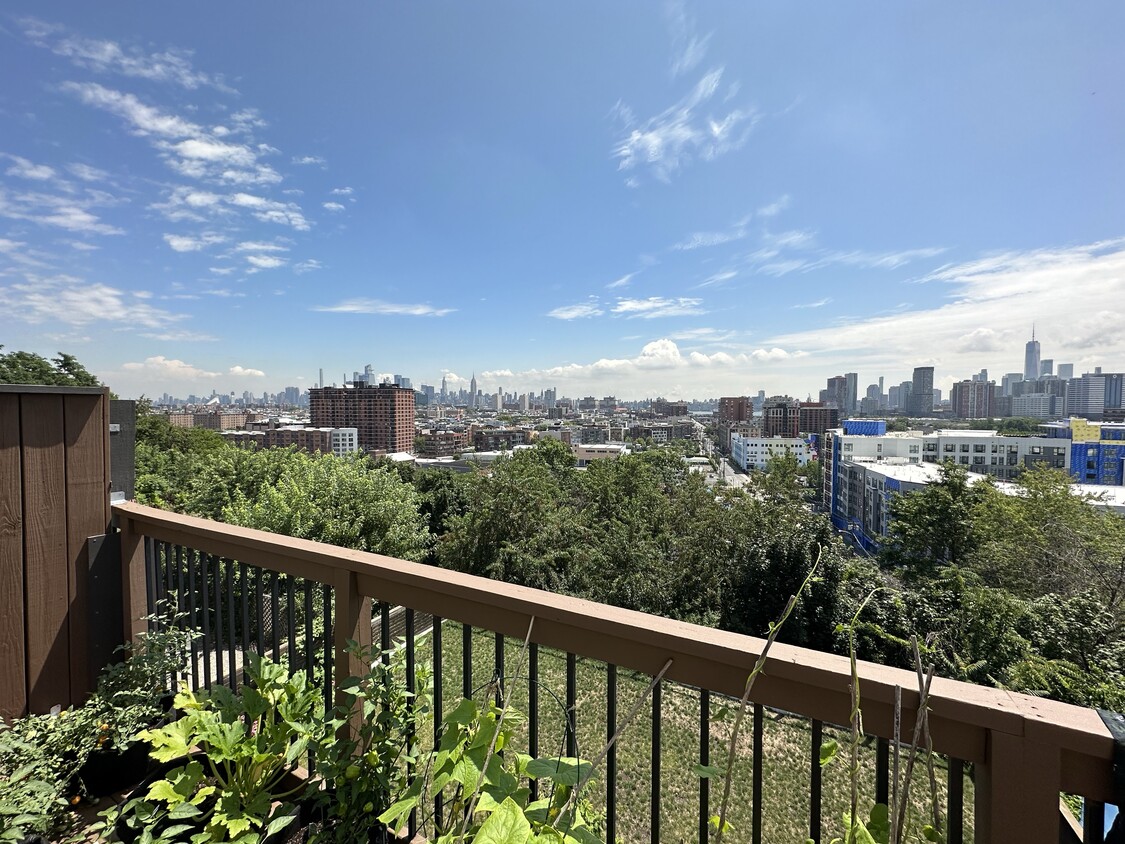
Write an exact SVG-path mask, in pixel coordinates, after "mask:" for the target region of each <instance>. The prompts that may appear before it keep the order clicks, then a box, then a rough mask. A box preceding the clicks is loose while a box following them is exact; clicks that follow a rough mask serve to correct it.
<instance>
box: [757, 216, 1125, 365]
mask: <svg viewBox="0 0 1125 844" xmlns="http://www.w3.org/2000/svg"><path fill="white" fill-rule="evenodd" d="M926 280H928V281H931V282H938V283H942V284H945V285H947V286H948V294H947V296H946V297H945V298H946V299H947V300H948V301H946V302H945V303H944V304H941V305H938V306H935V307H930V308H913V309H907V310H895V311H894V312H891V313H884V314H879V315H874V316H868V317H862V318H858V319H854V320H852V321H850V322H846V323H843V324H832V325H828V326H824V327H823V328H815V329H810V330H806V331H799V332H790V333H785V334H779V335H777V336H775V337H772V338H770V340H769V342H770V343H771V344H776V345H777V346H779V347H782V348H792V347H799V348H802V349H805V350H807V351H809V352H810V353H812V354H814V355H816V356H817V357H818V358H819V359H820V360H821V361H822V365H823V366H824V367H825V368H832V367H836V366H840V365H844V363H845V362H846V363H847V365H848V366H850V367H852V368H853V369H855V368H858V367H860V366H863V367H865V368H871V369H876V370H877V371H879V372H884V371H885V372H887V374H889V375H891V376H892V378H894V377H898V374H899V373H903V374H904V375H905V374H908V372H909V366H913V365H914V363H912V362H916V361H917V360H918V357H919V355H924V356H926V357H927V358H929V359H930V360H931V362H932V363H934V365H936V366H938V367H939V368H940V369H942V370H944V371H946V372H950V373H951V374H952V375H953V376H954V377H967V375H968V374H969V373H972V372H976V371H978V370H979V369H980V368H981V367H982V366H985V367H987V368H988V369H990V370H994V371H996V372H1009V371H1013V372H1014V371H1016V370H1018V369H1022V361H1023V342H1022V340H1021V338H1026V337H1027V336H1028V335H1029V334H1030V331H1031V323H1032V322H1033V321H1034V322H1035V324H1036V333H1037V335H1038V339H1039V340H1040V342H1041V343H1042V344H1043V348H1044V350H1045V351H1044V356H1045V357H1052V358H1054V359H1055V360H1056V361H1060V360H1061V361H1075V362H1080V361H1082V360H1083V358H1089V359H1090V360H1091V361H1097V362H1099V363H1100V362H1106V363H1109V362H1111V361H1114V360H1117V361H1120V360H1121V359H1123V358H1125V332H1123V331H1121V330H1120V325H1121V317H1120V315H1117V316H1115V315H1114V309H1113V308H1105V309H1104V310H1105V312H1106V313H1107V314H1108V316H1107V318H1106V319H1105V322H1104V323H1097V322H1096V321H1092V317H1091V310H1090V303H1091V302H1101V303H1112V302H1121V301H1125V238H1120V239H1116V240H1112V241H1104V242H1099V243H1092V244H1087V245H1083V246H1073V247H1064V248H1057V249H1038V250H1031V251H1027V252H1009V253H1004V254H999V255H989V256H985V257H983V258H980V259H976V260H972V261H967V262H963V263H960V264H950V265H946V266H944V267H942V268H940V269H938V270H935V271H934V272H932V273H930V274H929V275H928V276H926ZM974 325H975V326H987V328H986V329H973V330H970V331H968V332H966V328H967V327H969V326H974ZM1074 326H1082V327H1083V330H1079V331H1076V330H1075V329H1074ZM1107 326H1108V327H1109V330H1102V329H1105V328H1106V327H1107Z"/></svg>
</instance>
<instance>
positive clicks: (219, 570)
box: [211, 557, 227, 685]
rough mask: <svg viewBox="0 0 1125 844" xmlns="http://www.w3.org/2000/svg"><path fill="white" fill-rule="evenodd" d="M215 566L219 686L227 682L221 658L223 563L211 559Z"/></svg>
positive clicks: (223, 647)
mask: <svg viewBox="0 0 1125 844" xmlns="http://www.w3.org/2000/svg"><path fill="white" fill-rule="evenodd" d="M211 562H212V563H213V564H214V566H215V594H214V596H213V597H214V599H215V684H216V685H221V684H223V683H225V682H226V681H227V676H226V672H225V671H224V670H223V656H224V652H225V651H226V644H225V643H224V642H223V561H222V560H220V559H219V558H218V557H212V558H211Z"/></svg>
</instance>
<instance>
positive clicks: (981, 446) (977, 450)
mask: <svg viewBox="0 0 1125 844" xmlns="http://www.w3.org/2000/svg"><path fill="white" fill-rule="evenodd" d="M973 452H974V453H976V454H984V444H983V443H978V444H976V445H974V446H973Z"/></svg>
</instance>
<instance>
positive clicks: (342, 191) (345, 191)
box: [329, 187, 355, 196]
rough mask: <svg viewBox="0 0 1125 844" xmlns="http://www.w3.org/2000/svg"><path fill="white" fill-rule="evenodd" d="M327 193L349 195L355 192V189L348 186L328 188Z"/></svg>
mask: <svg viewBox="0 0 1125 844" xmlns="http://www.w3.org/2000/svg"><path fill="white" fill-rule="evenodd" d="M329 193H330V194H332V195H333V196H351V195H352V194H353V193H355V190H354V188H348V187H344V188H332V190H330V191H329Z"/></svg>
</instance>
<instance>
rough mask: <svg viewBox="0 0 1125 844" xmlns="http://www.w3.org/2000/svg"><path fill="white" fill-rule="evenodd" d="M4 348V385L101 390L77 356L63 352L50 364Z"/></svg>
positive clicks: (0, 353) (0, 376)
mask: <svg viewBox="0 0 1125 844" xmlns="http://www.w3.org/2000/svg"><path fill="white" fill-rule="evenodd" d="M3 349H4V347H3V346H0V384H44V385H47V386H51V387H100V386H101V382H100V381H98V379H97V378H95V377H94V376H93V375H91V374H90V373H89V372H88V371H87V369H86V367H84V366H83V365H82V364H81V363H79V362H78V358H76V357H75V356H74V355H68V354H65V353H64V352H59V356H58V357H57V358H51V359H50V360H47V359H46V358H45V357H43V356H41V355H37V354H35V353H34V352H5V351H4V350H3Z"/></svg>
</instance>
